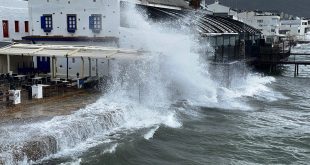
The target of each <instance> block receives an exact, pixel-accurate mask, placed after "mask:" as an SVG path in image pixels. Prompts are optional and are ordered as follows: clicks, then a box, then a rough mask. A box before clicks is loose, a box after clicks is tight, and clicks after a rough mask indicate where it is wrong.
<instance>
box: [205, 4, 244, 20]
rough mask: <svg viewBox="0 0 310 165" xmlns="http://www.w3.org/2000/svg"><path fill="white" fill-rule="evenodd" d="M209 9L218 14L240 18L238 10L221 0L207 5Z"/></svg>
mask: <svg viewBox="0 0 310 165" xmlns="http://www.w3.org/2000/svg"><path fill="white" fill-rule="evenodd" d="M207 10H209V11H211V12H213V14H214V15H216V16H225V17H230V18H233V19H235V20H238V12H237V11H235V10H233V9H232V8H230V7H227V6H224V5H222V4H221V3H220V1H219V0H215V1H214V3H213V4H210V5H207Z"/></svg>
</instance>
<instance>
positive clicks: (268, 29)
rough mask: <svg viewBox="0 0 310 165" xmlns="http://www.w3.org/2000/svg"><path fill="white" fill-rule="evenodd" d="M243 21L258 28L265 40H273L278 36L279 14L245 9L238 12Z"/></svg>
mask: <svg viewBox="0 0 310 165" xmlns="http://www.w3.org/2000/svg"><path fill="white" fill-rule="evenodd" d="M238 18H239V19H240V20H242V21H243V22H244V23H246V24H248V25H250V26H253V27H254V28H256V29H259V30H260V31H261V32H262V33H263V36H264V38H265V39H266V41H267V42H274V39H276V38H277V36H279V30H280V16H279V15H277V14H274V13H271V12H257V11H246V12H241V13H238Z"/></svg>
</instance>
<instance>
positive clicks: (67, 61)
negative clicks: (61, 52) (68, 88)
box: [66, 55, 69, 80]
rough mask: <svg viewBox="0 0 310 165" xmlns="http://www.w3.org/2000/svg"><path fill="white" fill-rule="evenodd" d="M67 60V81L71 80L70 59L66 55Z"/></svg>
mask: <svg viewBox="0 0 310 165" xmlns="http://www.w3.org/2000/svg"><path fill="white" fill-rule="evenodd" d="M66 58H67V80H69V57H68V55H66Z"/></svg>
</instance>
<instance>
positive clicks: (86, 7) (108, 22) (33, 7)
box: [29, 0, 120, 37]
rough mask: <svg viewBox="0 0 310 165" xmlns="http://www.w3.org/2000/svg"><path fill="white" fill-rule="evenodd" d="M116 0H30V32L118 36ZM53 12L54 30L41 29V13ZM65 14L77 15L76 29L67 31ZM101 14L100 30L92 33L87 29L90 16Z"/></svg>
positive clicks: (117, 6) (118, 24)
mask: <svg viewBox="0 0 310 165" xmlns="http://www.w3.org/2000/svg"><path fill="white" fill-rule="evenodd" d="M119 3H120V2H119V0H95V1H94V0H29V13H30V14H29V15H30V22H31V23H30V27H31V28H30V29H31V35H38V36H59V35H62V36H67V37H68V36H75V37H78V36H87V37H118V35H119V27H120V11H119V10H120V4H119ZM43 14H52V15H53V30H52V31H51V32H50V33H45V32H44V31H43V29H41V16H42V15H43ZM67 14H76V15H77V30H76V32H75V33H69V32H68V31H67ZM92 14H102V30H101V32H100V33H93V31H92V30H91V29H89V16H90V15H92Z"/></svg>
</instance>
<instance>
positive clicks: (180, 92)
mask: <svg viewBox="0 0 310 165" xmlns="http://www.w3.org/2000/svg"><path fill="white" fill-rule="evenodd" d="M127 15H128V17H130V18H131V19H130V20H132V22H131V24H132V25H133V26H134V27H135V28H136V30H132V31H131V30H128V31H127V33H128V34H127V37H126V38H127V39H126V41H124V42H123V43H122V45H123V46H124V47H134V48H143V49H144V50H145V51H146V53H145V56H144V57H143V58H141V59H135V60H133V61H122V60H115V61H113V62H112V63H111V69H110V70H111V73H110V75H111V76H112V79H111V81H110V82H109V87H108V90H107V92H106V93H105V94H104V95H103V96H102V97H101V98H100V99H98V100H97V101H96V102H95V103H93V104H91V105H88V106H87V107H86V108H83V109H80V110H78V111H76V112H75V113H73V114H71V115H67V116H57V117H54V118H52V119H50V120H43V121H38V122H32V123H30V122H29V123H28V122H26V123H22V124H21V123H19V124H10V125H2V126H0V140H1V141H0V164H1V163H4V164H91V165H93V164H98V165H99V164H100V165H101V164H107V165H113V164H115V165H119V164H124V165H129V164H132V165H136V164H141V165H142V164H143V165H144V164H158V165H164V164H167V165H168V164H175V165H181V164H184V165H185V164H186V165H187V164H191V165H192V164H193V165H195V164H197V165H198V164H308V163H309V162H310V84H309V77H308V78H305V77H306V76H307V72H309V71H310V68H307V67H303V68H302V69H301V70H302V71H303V73H304V77H299V78H293V77H292V74H291V73H292V68H290V67H283V68H282V69H283V73H282V75H279V76H275V77H270V76H263V75H261V74H256V73H254V72H253V71H248V72H246V73H245V72H244V70H249V69H248V68H243V69H241V70H242V71H240V72H242V73H239V72H238V70H237V71H236V72H235V74H232V75H230V78H229V81H231V82H233V83H231V84H230V85H229V87H227V86H223V85H222V83H220V81H222V80H218V79H215V78H213V76H212V72H213V73H214V72H219V71H218V70H213V69H210V67H209V64H208V62H207V61H206V60H205V59H204V58H201V57H200V56H199V55H198V54H197V53H195V52H198V50H197V49H212V48H211V47H209V46H208V44H207V43H203V44H205V47H203V48H201V44H197V41H195V39H193V38H194V37H192V35H188V34H187V33H185V34H184V33H183V32H182V33H179V32H175V31H174V30H173V29H167V28H163V27H162V26H160V25H157V24H153V23H150V22H148V21H146V20H145V19H144V17H142V16H141V15H140V14H139V13H137V12H135V10H134V9H129V10H128V13H127ZM130 32H131V33H134V35H131V36H133V37H132V38H131V37H128V36H130V34H129V33H130ZM130 38H131V39H130ZM301 50H302V51H310V45H303V46H299V47H297V48H296V50H295V51H301ZM211 56H212V54H211ZM239 69H240V68H239ZM240 75H242V76H240ZM309 76H310V75H309Z"/></svg>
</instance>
